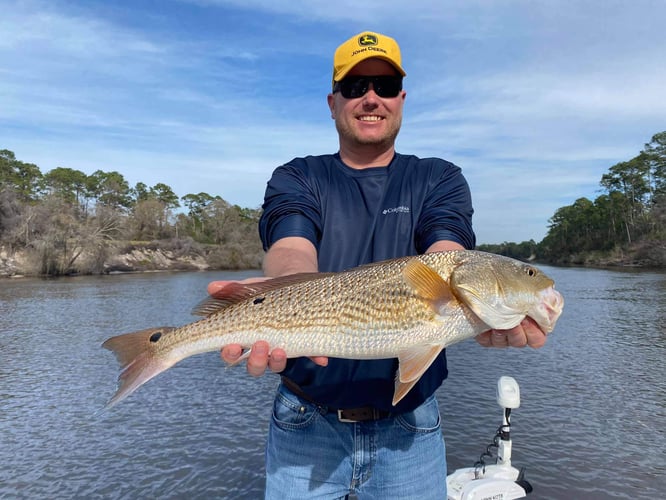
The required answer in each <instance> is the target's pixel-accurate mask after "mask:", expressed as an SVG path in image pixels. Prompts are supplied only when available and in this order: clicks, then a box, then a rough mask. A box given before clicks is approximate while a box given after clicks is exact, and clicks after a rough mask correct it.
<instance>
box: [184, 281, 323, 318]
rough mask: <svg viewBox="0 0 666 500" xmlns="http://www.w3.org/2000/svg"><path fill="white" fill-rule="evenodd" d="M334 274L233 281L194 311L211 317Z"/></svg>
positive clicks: (195, 313) (198, 314) (206, 299)
mask: <svg viewBox="0 0 666 500" xmlns="http://www.w3.org/2000/svg"><path fill="white" fill-rule="evenodd" d="M331 274H333V273H297V274H290V275H287V276H281V277H279V278H271V279H267V280H266V281H257V282H254V283H240V282H235V281H231V282H229V283H228V284H227V285H225V286H224V287H223V288H221V289H220V290H218V291H217V292H215V293H214V294H213V295H211V296H210V297H207V298H205V299H204V300H202V301H201V302H199V304H197V305H196V306H195V307H194V308H193V309H192V314H194V315H197V316H210V315H211V314H214V313H216V312H218V311H220V310H222V309H226V308H227V307H229V306H232V305H234V304H238V303H239V302H243V301H245V300H248V299H252V298H260V297H261V296H262V295H263V294H266V293H268V292H270V291H273V290H277V289H278V288H282V287H285V286H291V285H296V284H298V283H303V282H305V281H313V280H317V279H323V278H326V277H327V276H330V275H331Z"/></svg>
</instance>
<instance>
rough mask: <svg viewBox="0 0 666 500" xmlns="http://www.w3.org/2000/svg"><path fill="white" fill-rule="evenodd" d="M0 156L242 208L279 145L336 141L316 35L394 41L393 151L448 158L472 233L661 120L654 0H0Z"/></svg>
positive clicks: (530, 203) (509, 219) (321, 43)
mask: <svg viewBox="0 0 666 500" xmlns="http://www.w3.org/2000/svg"><path fill="white" fill-rule="evenodd" d="M0 12H2V15H1V16H0V149H8V150H10V151H13V152H14V153H15V154H16V157H17V159H19V160H21V161H24V162H27V163H34V164H36V165H38V166H39V168H40V170H41V171H42V173H46V172H48V171H49V170H51V169H53V168H56V167H66V168H72V169H76V170H81V171H83V172H85V173H86V174H91V173H93V172H94V171H96V170H103V171H105V172H110V171H117V172H120V173H121V174H123V175H124V177H125V178H126V179H127V181H128V182H129V184H130V185H131V186H134V185H135V184H136V183H137V182H143V183H145V184H147V185H148V186H153V185H155V184H157V183H164V184H167V185H169V186H171V188H172V189H173V190H174V192H175V193H176V194H177V195H178V196H184V195H186V194H188V193H200V192H206V193H208V194H210V195H213V196H216V195H219V196H221V197H222V198H224V199H225V200H227V201H228V202H230V203H232V204H237V205H240V206H242V207H249V208H258V207H260V206H261V203H262V200H263V194H264V189H265V186H266V181H267V180H268V179H269V178H270V175H271V172H272V171H273V170H274V169H275V168H276V167H277V166H279V165H281V164H284V163H286V162H288V161H289V160H291V159H292V158H294V157H299V156H305V155H310V154H327V153H334V152H336V151H337V150H338V138H337V133H336V131H335V125H334V122H333V120H332V119H331V117H330V112H329V110H328V107H327V104H326V95H327V93H328V92H329V91H330V84H331V69H332V58H333V52H334V51H335V48H336V47H337V46H338V45H339V44H340V43H342V42H343V41H345V40H346V39H348V38H350V37H351V36H353V35H355V34H357V33H359V32H361V31H364V30H371V31H376V32H379V33H383V34H386V35H389V36H392V37H393V38H395V39H396V40H397V41H398V43H399V44H400V47H401V50H402V56H403V67H404V68H405V70H406V72H407V77H406V78H405V81H404V88H405V90H406V91H407V98H406V101H405V108H404V116H403V124H402V130H401V132H400V135H399V137H398V141H397V143H396V150H397V151H398V152H400V153H404V154H414V155H417V156H420V157H431V156H435V157H439V158H444V159H446V160H449V161H452V162H453V163H455V164H456V165H458V166H460V167H461V168H462V170H463V173H464V175H465V177H466V178H467V180H468V182H469V184H470V187H471V190H472V196H473V201H474V206H475V214H474V226H475V230H476V233H477V242H478V243H502V242H505V241H513V242H521V241H527V240H530V239H533V240H535V241H537V242H538V241H541V240H542V239H543V237H544V236H545V235H546V234H547V231H548V221H549V219H550V218H551V217H552V216H553V214H554V213H555V211H556V210H557V209H558V208H560V207H563V206H566V205H570V204H572V203H573V202H574V201H575V200H577V199H578V198H581V197H587V198H589V199H594V198H596V197H597V196H598V195H599V194H600V193H601V191H600V186H599V181H600V180H601V176H602V175H603V174H604V173H606V172H607V171H608V169H609V168H610V167H611V166H613V165H615V164H616V163H619V162H622V161H626V160H629V159H631V158H633V157H634V156H636V155H637V154H638V153H639V152H640V151H641V150H642V149H643V147H644V145H645V143H647V142H649V141H650V139H651V137H652V136H653V135H654V134H656V133H658V132H662V131H664V130H666V29H664V23H665V22H666V1H664V0H624V1H618V0H579V1H575V0H495V1H491V0H487V1H483V0H423V1H421V0H412V1H410V2H404V1H394V0H383V1H381V2H373V1H369V2H358V1H356V0H338V1H336V2H330V1H320V0H152V1H148V0H126V1H108V0H105V1H97V0H69V1H61V0H48V1H38V0H37V1H21V0H18V1H17V0H12V1H8V0H0Z"/></svg>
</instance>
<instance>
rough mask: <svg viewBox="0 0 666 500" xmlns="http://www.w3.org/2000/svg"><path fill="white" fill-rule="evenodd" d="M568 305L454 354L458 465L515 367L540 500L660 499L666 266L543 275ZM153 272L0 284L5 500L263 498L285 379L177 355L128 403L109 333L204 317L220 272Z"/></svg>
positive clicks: (519, 424)
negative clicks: (279, 387) (553, 322)
mask: <svg viewBox="0 0 666 500" xmlns="http://www.w3.org/2000/svg"><path fill="white" fill-rule="evenodd" d="M547 271H548V272H549V274H551V275H552V276H553V277H554V278H555V280H556V282H557V287H558V289H559V290H560V291H562V293H563V294H564V297H565V300H566V306H565V312H564V314H563V315H562V318H561V319H560V322H559V323H558V325H557V329H556V331H555V333H553V334H552V337H551V338H550V339H549V341H548V343H547V344H546V346H545V347H544V348H543V349H540V350H532V349H522V350H521V349H505V350H496V349H485V348H482V347H480V346H478V345H477V344H476V343H475V342H473V341H468V342H465V343H462V344H459V345H456V346H453V347H452V348H450V350H449V360H450V368H451V375H450V378H449V379H448V380H447V381H446V382H445V383H444V385H443V387H442V388H440V390H439V391H438V397H439V399H440V402H441V406H442V413H443V419H444V435H445V438H446V442H447V454H448V462H449V469H450V470H453V469H456V468H459V467H468V466H472V465H473V463H474V461H475V460H476V459H477V458H478V456H479V455H480V453H481V452H482V451H483V450H484V449H485V447H486V445H487V444H488V443H490V441H491V439H492V436H493V435H494V432H495V430H496V428H497V426H498V425H499V424H500V423H501V410H500V409H499V407H498V406H497V404H496V402H495V386H496V381H497V379H498V378H499V376H501V375H510V376H513V377H514V378H516V380H517V381H518V382H519V384H520V389H521V397H522V404H521V407H520V408H519V409H517V410H515V411H514V413H513V415H512V424H513V429H512V437H513V438H514V447H513V463H514V465H516V466H518V467H522V466H525V467H527V473H526V477H527V479H528V480H529V481H530V482H531V483H532V485H533V486H534V490H535V491H534V493H533V494H531V495H530V496H529V497H528V498H534V499H571V498H586V499H606V498H627V499H629V498H631V499H642V498H644V499H651V498H663V497H664V495H665V494H666V468H665V465H664V449H666V439H665V434H666V409H665V406H666V368H665V365H664V354H665V353H666V326H665V325H666V274H664V273H659V272H614V271H603V270H585V269H562V268H548V269H547ZM249 274H251V273H225V274H222V273H175V274H172V273H158V274H142V275H121V276H107V277H81V278H69V279H60V280H33V279H22V280H2V281H0V498H31V499H32V498H49V499H56V498H114V499H115V498H132V499H133V498H260V497H261V496H262V490H263V473H264V470H263V445H264V439H265V434H266V429H267V425H268V419H269V417H270V414H269V411H270V404H271V399H272V394H273V391H274V388H275V386H276V384H277V377H276V376H274V375H268V376H265V377H262V378H260V379H254V378H251V377H249V376H248V375H247V374H246V373H245V371H244V370H243V369H233V368H231V369H225V368H224V367H223V364H222V363H221V361H220V360H219V355H217V354H215V353H210V354H204V355H201V356H196V357H193V358H189V359H187V360H185V361H183V362H182V363H181V364H179V365H177V366H176V367H174V368H172V369H171V370H169V371H168V372H166V373H164V374H162V375H160V376H159V377H158V378H157V379H155V380H153V381H151V382H150V383H149V384H148V385H146V386H145V387H142V388H141V389H140V390H139V391H138V392H137V393H135V394H133V395H132V396H131V397H130V398H129V399H127V400H126V401H124V402H123V403H122V404H121V405H119V406H117V407H116V408H114V409H113V410H111V411H110V412H107V413H102V414H96V412H98V410H99V409H100V408H102V406H103V405H104V403H105V402H106V401H107V399H108V398H109V397H110V396H111V394H112V393H113V392H114V390H115V380H116V377H117V374H118V371H117V365H116V362H115V359H114V357H113V355H112V354H111V353H109V352H107V351H105V350H103V349H101V348H100V344H101V343H102V342H103V341H104V340H105V339H106V338H108V337H109V336H112V335H115V334H118V333H122V332H127V331H133V330H136V329H138V328H144V327H149V326H158V325H168V324H173V325H180V324H183V323H186V322H189V321H191V320H192V319H193V317H192V316H190V314H189V311H190V308H191V307H192V306H193V305H194V303H196V302H197V300H198V299H199V298H202V297H203V296H204V295H205V287H206V285H207V283H208V282H209V281H212V280H213V279H221V278H223V277H224V278H226V279H238V278H242V277H244V276H248V275H249Z"/></svg>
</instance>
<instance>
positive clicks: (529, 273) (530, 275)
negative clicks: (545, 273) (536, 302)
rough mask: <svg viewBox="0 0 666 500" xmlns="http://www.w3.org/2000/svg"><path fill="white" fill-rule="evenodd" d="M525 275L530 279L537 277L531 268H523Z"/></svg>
mask: <svg viewBox="0 0 666 500" xmlns="http://www.w3.org/2000/svg"><path fill="white" fill-rule="evenodd" d="M525 273H526V274H527V275H528V276H529V277H530V278H534V277H535V276H536V275H537V270H536V269H535V268H533V267H529V266H528V267H526V268H525Z"/></svg>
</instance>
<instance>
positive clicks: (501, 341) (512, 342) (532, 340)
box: [476, 318, 546, 349]
mask: <svg viewBox="0 0 666 500" xmlns="http://www.w3.org/2000/svg"><path fill="white" fill-rule="evenodd" d="M476 341H477V342H478V343H479V344H481V345H482V346H484V347H509V346H511V347H525V346H530V347H533V348H535V349H537V348H539V347H543V345H544V344H545V343H546V334H545V333H543V332H542V331H541V329H540V328H539V325H537V324H536V322H535V321H534V320H533V319H532V318H525V319H524V320H523V321H521V322H520V324H519V325H518V326H516V327H515V328H511V329H510V330H488V331H487V332H483V333H481V334H479V335H477V336H476Z"/></svg>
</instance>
